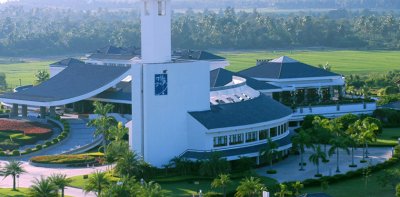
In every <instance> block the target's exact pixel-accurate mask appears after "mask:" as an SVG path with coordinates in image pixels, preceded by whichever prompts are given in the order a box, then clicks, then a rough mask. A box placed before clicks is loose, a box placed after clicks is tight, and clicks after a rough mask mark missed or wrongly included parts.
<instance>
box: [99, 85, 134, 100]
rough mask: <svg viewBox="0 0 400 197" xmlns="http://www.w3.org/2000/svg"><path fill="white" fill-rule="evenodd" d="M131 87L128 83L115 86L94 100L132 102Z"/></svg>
mask: <svg viewBox="0 0 400 197" xmlns="http://www.w3.org/2000/svg"><path fill="white" fill-rule="evenodd" d="M131 92H132V86H131V83H130V82H121V83H119V84H117V85H116V88H115V89H114V88H113V89H111V90H108V91H104V92H102V93H100V94H98V95H96V96H95V97H94V98H98V99H110V100H119V101H132V93H131Z"/></svg>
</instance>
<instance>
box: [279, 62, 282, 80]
mask: <svg viewBox="0 0 400 197" xmlns="http://www.w3.org/2000/svg"><path fill="white" fill-rule="evenodd" d="M280 64H281V67H280V68H279V74H278V79H280V78H281V74H282V67H283V61H282V62H281V63H280Z"/></svg>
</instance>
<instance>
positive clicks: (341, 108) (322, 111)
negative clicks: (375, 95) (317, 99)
mask: <svg viewBox="0 0 400 197" xmlns="http://www.w3.org/2000/svg"><path fill="white" fill-rule="evenodd" d="M376 108H377V107H376V103H374V102H372V103H371V102H369V103H354V104H338V105H336V104H333V105H323V106H310V107H307V106H305V107H298V108H296V109H295V110H294V112H293V115H292V118H291V120H299V119H302V118H304V117H305V116H307V115H323V116H326V117H337V116H342V115H345V114H349V113H351V114H372V113H373V112H374V111H375V110H376Z"/></svg>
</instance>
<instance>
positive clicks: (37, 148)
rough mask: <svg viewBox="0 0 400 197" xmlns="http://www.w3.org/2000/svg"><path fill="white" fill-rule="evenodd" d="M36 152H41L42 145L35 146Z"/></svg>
mask: <svg viewBox="0 0 400 197" xmlns="http://www.w3.org/2000/svg"><path fill="white" fill-rule="evenodd" d="M35 148H36V150H41V149H42V148H43V147H42V145H41V144H38V145H36V147H35Z"/></svg>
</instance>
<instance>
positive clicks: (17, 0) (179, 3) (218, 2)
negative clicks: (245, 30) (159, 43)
mask: <svg viewBox="0 0 400 197" xmlns="http://www.w3.org/2000/svg"><path fill="white" fill-rule="evenodd" d="M3 1H4V0H3ZM9 1H10V3H6V4H4V5H1V4H0V7H1V6H8V5H18V6H21V5H22V6H25V7H28V8H37V7H40V8H43V7H52V8H66V9H99V8H109V9H110V8H113V9H121V8H134V7H136V5H137V2H138V1H139V0H9ZM173 7H174V8H175V9H189V8H192V9H205V8H208V9H210V8H211V9H224V8H226V7H234V8H237V9H239V8H241V9H243V8H272V9H400V1H399V0H174V1H173Z"/></svg>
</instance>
